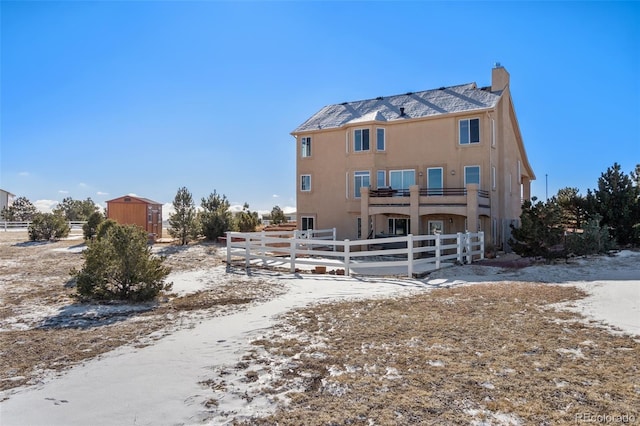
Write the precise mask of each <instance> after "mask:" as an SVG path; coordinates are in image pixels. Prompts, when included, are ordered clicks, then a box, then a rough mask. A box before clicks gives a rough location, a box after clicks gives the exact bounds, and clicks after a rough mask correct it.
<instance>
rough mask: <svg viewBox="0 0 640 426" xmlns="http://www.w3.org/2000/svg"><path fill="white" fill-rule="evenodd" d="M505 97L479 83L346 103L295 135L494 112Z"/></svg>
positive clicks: (317, 115) (321, 113)
mask: <svg viewBox="0 0 640 426" xmlns="http://www.w3.org/2000/svg"><path fill="white" fill-rule="evenodd" d="M501 93H502V92H491V91H490V90H486V89H484V88H483V89H478V88H477V86H476V84H475V83H468V84H462V85H459V86H451V87H441V88H439V89H433V90H425V91H422V92H415V93H414V92H409V93H405V94H403V95H394V96H386V97H378V98H375V99H367V100H363V101H355V102H343V103H341V104H335V105H328V106H325V107H324V108H322V109H321V110H320V111H318V112H317V113H315V114H314V115H313V116H312V117H311V118H309V119H308V120H307V121H305V122H304V123H302V124H301V125H300V126H298V128H296V129H295V130H294V131H293V132H292V133H294V134H295V133H299V132H304V131H313V130H320V129H332V128H339V127H342V126H345V125H349V124H354V123H360V122H367V121H387V122H389V121H398V120H406V119H412V118H422V117H429V116H436V115H442V114H451V113H457V112H464V111H474V110H479V109H486V108H493V107H495V105H496V103H497V102H498V100H499V99H500V95H501ZM401 108H403V110H401Z"/></svg>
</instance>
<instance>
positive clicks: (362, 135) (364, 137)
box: [353, 129, 369, 152]
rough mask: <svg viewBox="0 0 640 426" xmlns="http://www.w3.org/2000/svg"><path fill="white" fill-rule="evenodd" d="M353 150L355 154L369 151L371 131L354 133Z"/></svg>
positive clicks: (359, 130)
mask: <svg viewBox="0 0 640 426" xmlns="http://www.w3.org/2000/svg"><path fill="white" fill-rule="evenodd" d="M353 150H354V151H355V152H360V151H369V129H356V130H354V131H353Z"/></svg>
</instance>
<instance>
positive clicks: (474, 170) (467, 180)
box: [464, 166, 480, 186]
mask: <svg viewBox="0 0 640 426" xmlns="http://www.w3.org/2000/svg"><path fill="white" fill-rule="evenodd" d="M471 183H475V184H477V185H480V166H464V186H467V185H469V184H471Z"/></svg>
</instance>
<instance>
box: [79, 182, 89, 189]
mask: <svg viewBox="0 0 640 426" xmlns="http://www.w3.org/2000/svg"><path fill="white" fill-rule="evenodd" d="M78 186H79V187H80V188H86V187H88V186H89V185H87V184H86V183H84V182H80V183H79V184H78Z"/></svg>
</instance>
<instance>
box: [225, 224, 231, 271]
mask: <svg viewBox="0 0 640 426" xmlns="http://www.w3.org/2000/svg"><path fill="white" fill-rule="evenodd" d="M226 234H227V266H229V265H231V232H230V231H227V232H226Z"/></svg>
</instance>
